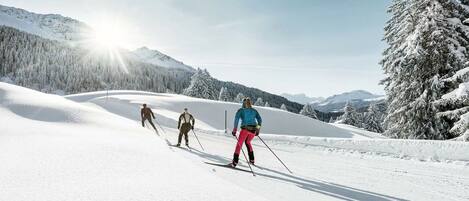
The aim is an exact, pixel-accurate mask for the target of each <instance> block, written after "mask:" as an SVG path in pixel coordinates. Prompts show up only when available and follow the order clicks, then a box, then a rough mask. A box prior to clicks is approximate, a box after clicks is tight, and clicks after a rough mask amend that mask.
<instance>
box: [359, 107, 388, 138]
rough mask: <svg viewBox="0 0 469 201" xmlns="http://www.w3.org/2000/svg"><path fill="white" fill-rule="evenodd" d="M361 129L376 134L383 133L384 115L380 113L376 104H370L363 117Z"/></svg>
mask: <svg viewBox="0 0 469 201" xmlns="http://www.w3.org/2000/svg"><path fill="white" fill-rule="evenodd" d="M363 116H364V118H363V128H364V129H366V130H368V131H372V132H377V133H382V132H384V129H383V126H382V123H383V120H384V114H383V112H381V111H380V110H379V108H378V106H377V105H376V104H370V106H369V107H368V110H367V111H366V112H365V114H364V115H363Z"/></svg>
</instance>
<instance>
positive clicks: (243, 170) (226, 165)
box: [204, 162, 255, 176]
mask: <svg viewBox="0 0 469 201" xmlns="http://www.w3.org/2000/svg"><path fill="white" fill-rule="evenodd" d="M204 163H205V164H208V165H214V166H218V167H224V168H229V169H233V170H239V171H241V172H247V173H250V174H252V172H251V171H249V170H245V169H242V168H238V167H231V166H230V165H229V164H220V163H211V162H204ZM254 176H255V175H254Z"/></svg>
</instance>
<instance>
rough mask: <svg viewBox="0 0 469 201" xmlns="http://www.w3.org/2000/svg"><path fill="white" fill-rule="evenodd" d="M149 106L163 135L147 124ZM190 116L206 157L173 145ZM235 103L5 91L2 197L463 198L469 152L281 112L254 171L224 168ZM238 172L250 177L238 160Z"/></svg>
mask: <svg viewBox="0 0 469 201" xmlns="http://www.w3.org/2000/svg"><path fill="white" fill-rule="evenodd" d="M143 102H145V103H148V104H149V106H150V107H151V108H152V109H153V110H154V112H156V115H157V117H156V120H157V122H158V123H160V124H161V125H162V126H163V128H164V131H165V132H164V133H161V136H157V135H156V134H155V133H154V132H152V131H151V130H150V129H147V128H142V127H141V125H140V122H139V120H138V119H139V107H140V104H141V103H143ZM184 107H188V108H189V112H191V113H192V114H193V115H194V116H195V118H196V124H195V126H196V130H195V132H196V133H197V135H198V137H199V139H200V141H201V143H202V144H203V145H204V148H205V151H201V149H200V148H199V147H198V145H197V143H196V141H195V138H194V135H193V134H191V135H190V143H191V145H192V146H193V149H192V150H191V151H190V150H188V149H186V148H173V147H169V146H167V144H168V143H172V144H174V143H175V141H176V139H177V130H176V129H175V126H176V120H177V117H178V115H179V114H180V112H182V109H183V108H184ZM238 107H239V104H233V103H227V102H220V101H211V100H203V99H196V98H189V97H186V96H181V95H173V94H159V93H149V92H139V91H109V93H106V92H93V93H85V94H77V95H71V96H66V97H62V96H57V95H49V94H44V93H40V92H37V91H33V90H30V89H26V88H22V87H18V86H15V85H11V84H7V83H0V121H1V122H7V123H4V124H0V130H1V131H2V132H1V133H0V164H2V165H1V166H0V181H2V182H0V200H9V201H15V200H191V201H192V200H208V201H210V200H295V201H297V200H298V201H302V200H467V199H469V194H468V193H467V192H468V190H469V177H468V176H467V175H469V156H468V154H467V153H468V152H469V144H467V143H463V142H453V141H452V142H445V141H418V140H392V139H384V138H383V137H381V136H380V135H378V134H375V133H370V132H366V131H363V130H361V129H356V128H353V127H344V126H343V125H340V126H341V128H339V127H337V126H336V125H332V124H326V123H322V122H319V121H316V120H313V119H311V118H307V117H304V116H301V115H297V114H293V113H290V112H286V111H283V110H279V109H273V108H264V107H258V108H257V109H258V110H259V112H260V114H261V115H262V116H263V118H264V125H263V127H262V134H261V136H262V137H263V139H264V140H265V141H266V143H268V145H269V146H271V148H272V149H273V150H274V151H275V152H276V154H277V155H278V156H279V157H280V158H281V159H282V160H283V161H284V162H285V164H287V165H288V167H289V168H290V169H291V170H292V171H293V172H294V174H288V173H287V171H286V170H285V168H284V167H283V166H282V165H281V164H280V163H279V162H278V161H276V159H275V157H274V156H273V155H272V154H271V153H270V152H269V151H268V149H266V148H265V147H264V145H263V144H262V142H260V141H259V140H258V139H255V140H254V141H253V144H254V150H255V154H256V164H257V165H258V167H253V169H254V171H255V172H256V173H257V176H256V177H253V176H252V175H251V174H250V173H246V172H242V171H236V170H231V169H227V168H222V167H217V166H211V165H207V164H205V163H203V162H214V163H228V162H229V161H230V160H231V157H232V152H233V149H234V143H235V140H234V138H233V137H232V136H230V135H227V134H224V133H223V129H224V126H223V125H224V120H223V116H224V114H223V113H224V110H225V109H227V110H228V113H229V115H228V116H229V117H230V119H228V123H229V128H230V129H231V122H232V119H231V118H232V117H231V116H233V113H234V111H235V110H236V108H238ZM285 127H286V128H285ZM240 168H242V169H245V170H248V169H249V168H248V167H247V166H246V163H244V159H243V157H241V163H240Z"/></svg>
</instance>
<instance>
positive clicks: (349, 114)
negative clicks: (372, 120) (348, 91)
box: [340, 102, 362, 127]
mask: <svg viewBox="0 0 469 201" xmlns="http://www.w3.org/2000/svg"><path fill="white" fill-rule="evenodd" d="M360 119H361V117H360V114H358V113H357V111H356V110H355V108H354V107H353V106H352V104H350V102H347V104H345V107H344V114H343V115H342V116H341V117H340V123H342V124H348V125H352V126H356V127H361V126H362V122H361V120H360Z"/></svg>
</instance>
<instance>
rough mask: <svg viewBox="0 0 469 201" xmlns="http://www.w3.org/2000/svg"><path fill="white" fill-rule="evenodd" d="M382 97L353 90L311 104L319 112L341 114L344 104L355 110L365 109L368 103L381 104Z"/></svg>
mask: <svg viewBox="0 0 469 201" xmlns="http://www.w3.org/2000/svg"><path fill="white" fill-rule="evenodd" d="M382 101H384V96H382V95H376V94H372V93H370V92H368V91H365V90H354V91H350V92H345V93H341V94H337V95H333V96H330V97H328V98H326V99H325V100H324V101H322V102H317V103H314V104H313V107H314V109H316V110H319V111H321V112H342V109H343V108H344V106H345V104H346V103H347V102H350V103H351V104H352V106H353V107H355V108H357V109H361V108H365V107H368V106H369V105H370V103H375V102H382Z"/></svg>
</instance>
